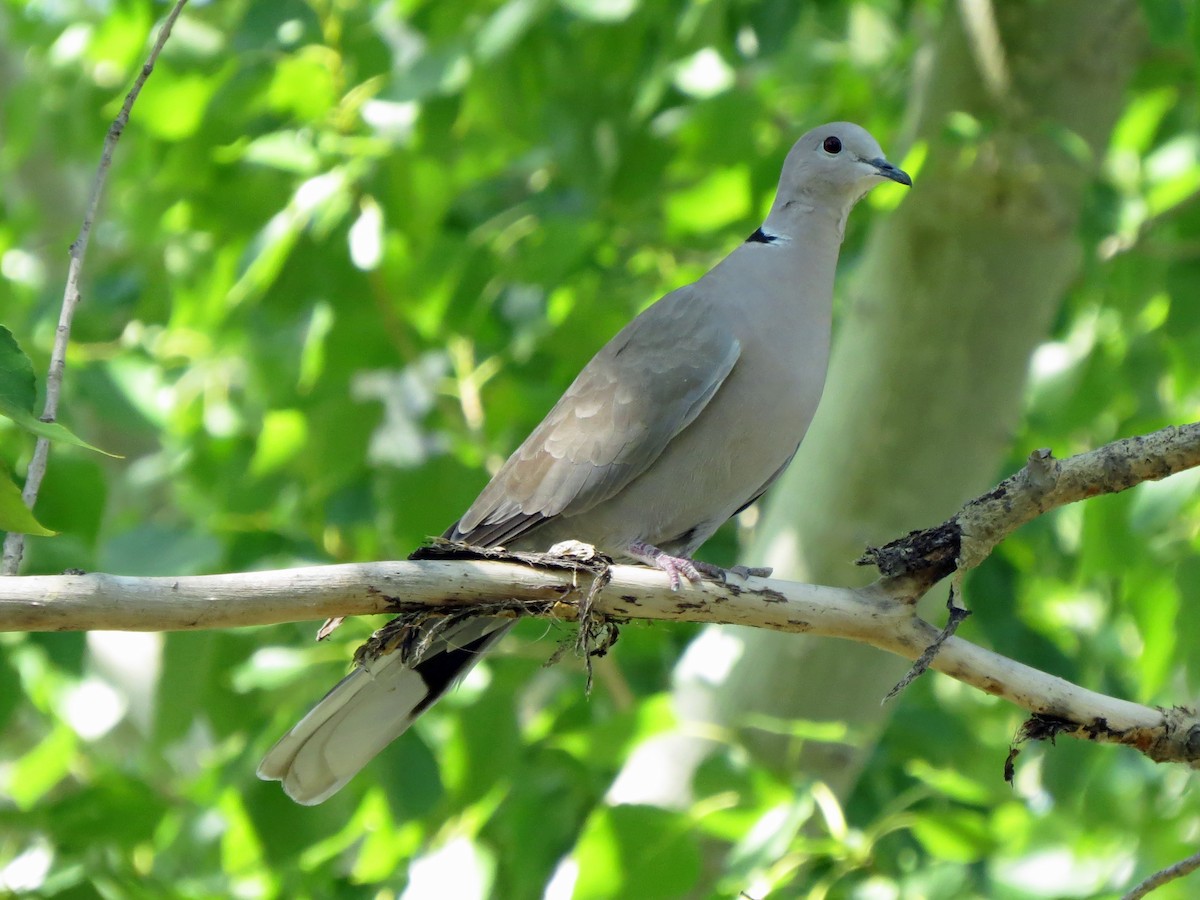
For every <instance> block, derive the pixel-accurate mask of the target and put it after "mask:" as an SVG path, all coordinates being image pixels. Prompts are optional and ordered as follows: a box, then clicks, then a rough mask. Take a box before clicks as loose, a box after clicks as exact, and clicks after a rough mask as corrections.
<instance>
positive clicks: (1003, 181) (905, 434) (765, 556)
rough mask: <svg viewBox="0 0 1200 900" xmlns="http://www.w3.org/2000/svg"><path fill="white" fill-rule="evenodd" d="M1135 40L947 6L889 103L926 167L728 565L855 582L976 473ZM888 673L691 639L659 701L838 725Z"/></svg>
mask: <svg viewBox="0 0 1200 900" xmlns="http://www.w3.org/2000/svg"><path fill="white" fill-rule="evenodd" d="M993 15H994V16H995V18H992V16H993ZM1140 36H1141V27H1140V18H1139V15H1138V7H1137V4H1136V3H1134V2H1130V0H1106V2H1096V0H1069V2H1058V3H1041V2H1021V3H1016V2H1006V3H998V4H987V3H975V2H972V0H962V2H961V3H959V4H952V5H951V6H950V8H949V9H948V11H947V16H946V20H945V22H944V23H943V25H942V27H941V28H940V31H939V33H938V34H937V35H936V37H935V38H934V40H933V43H932V47H931V48H930V53H931V57H930V58H927V62H926V66H925V70H924V71H923V72H921V73H919V74H918V76H917V78H916V83H917V87H916V89H915V92H914V95H913V101H912V105H911V107H910V110H909V121H910V122H911V123H912V126H911V127H912V132H913V136H914V138H915V140H916V141H919V142H923V143H925V144H926V145H927V147H928V155H927V157H926V162H925V164H924V165H923V166H922V167H921V168H920V170H919V171H917V172H916V173H914V175H915V177H914V180H915V182H916V183H915V186H914V188H913V190H912V193H911V195H909V196H908V197H906V198H905V200H904V203H903V205H902V206H901V207H900V208H899V209H897V210H896V211H895V212H894V213H893V214H891V215H889V216H886V217H884V218H882V219H880V220H879V222H878V224H877V225H876V226H875V228H874V231H873V233H872V234H871V235H870V238H869V241H868V245H867V248H866V250H865V254H864V257H863V258H862V261H861V268H860V270H859V271H858V272H857V274H856V277H855V278H854V279H853V282H852V288H851V291H850V295H849V299H850V303H849V304H848V308H847V310H846V314H845V315H844V316H843V318H842V319H841V322H840V326H839V328H838V334H837V342H836V346H835V349H834V354H833V358H832V362H831V366H830V372H829V380H828V383H827V388H826V392H825V397H824V399H823V401H822V405H821V409H820V411H819V412H818V414H817V418H816V421H815V422H814V424H813V427H812V429H811V430H810V432H809V435H808V437H807V438H806V439H805V441H804V444H803V445H802V447H801V449H800V452H799V454H798V455H797V457H796V460H795V462H794V463H793V464H792V466H791V469H790V470H789V471H788V473H787V475H786V476H785V478H784V479H782V482H781V484H780V485H778V486H777V487H776V488H775V489H774V491H773V492H772V494H771V496H770V500H769V504H768V506H767V509H766V511H765V515H764V520H763V522H762V524H761V526H760V528H759V531H758V539H757V540H756V541H755V543H754V545H753V546H752V547H751V548H750V551H749V552H748V553H747V554H746V556H747V560H748V561H749V562H751V563H752V564H755V565H759V564H768V565H772V566H774V567H775V569H776V573H777V574H778V575H779V577H782V578H794V579H799V580H808V581H815V582H819V583H824V584H834V585H852V584H861V583H863V582H865V581H867V580H869V579H870V578H871V577H873V573H872V572H870V571H866V570H861V569H858V568H856V567H855V566H854V565H853V560H854V559H856V558H857V557H858V555H859V554H860V553H861V551H862V549H863V548H864V546H865V545H867V544H869V543H880V542H883V541H886V540H887V539H890V538H892V537H896V536H899V535H901V534H904V533H905V532H907V531H909V530H910V529H913V528H917V527H921V526H927V525H931V524H935V523H937V522H939V521H941V520H943V519H945V518H947V517H948V516H950V515H951V514H952V513H953V512H954V511H955V510H956V509H957V508H958V506H959V505H960V503H962V502H963V501H965V500H966V499H968V498H969V497H970V496H971V495H973V494H974V493H977V492H978V491H979V490H981V489H983V488H985V487H986V486H987V485H988V484H989V483H990V481H991V480H992V479H993V478H994V476H996V474H997V468H998V466H999V464H1000V461H1001V460H1002V458H1003V456H1004V454H1005V452H1006V451H1007V449H1008V447H1009V442H1010V440H1011V435H1012V432H1013V430H1014V428H1015V426H1016V424H1017V422H1018V418H1019V415H1020V411H1021V402H1022V392H1023V388H1024V385H1025V379H1026V371H1027V368H1028V364H1029V359H1030V355H1031V353H1032V352H1033V350H1034V349H1035V348H1036V347H1037V346H1038V344H1039V343H1041V342H1042V341H1043V340H1045V339H1046V337H1047V334H1048V332H1049V329H1050V327H1051V324H1052V322H1053V321H1054V317H1055V314H1056V312H1057V310H1058V308H1059V305H1060V303H1061V301H1062V298H1063V296H1064V294H1065V292H1066V291H1067V290H1068V289H1069V287H1070V284H1071V282H1072V280H1073V279H1074V278H1075V277H1076V275H1077V273H1078V271H1079V268H1080V263H1081V259H1082V253H1083V252H1084V248H1082V247H1081V244H1080V240H1079V236H1078V234H1077V226H1078V223H1079V218H1080V210H1081V206H1082V203H1083V199H1084V194H1085V192H1086V189H1087V186H1088V184H1089V181H1090V179H1091V178H1092V176H1093V174H1094V173H1095V171H1096V169H1097V167H1098V164H1099V161H1100V160H1101V159H1102V157H1103V154H1104V151H1105V148H1106V145H1107V142H1108V138H1109V134H1110V132H1111V130H1112V128H1113V126H1114V124H1115V122H1116V120H1117V117H1118V114H1119V113H1120V111H1121V109H1122V101H1123V96H1124V91H1125V87H1126V84H1127V82H1128V80H1129V77H1130V75H1131V73H1132V70H1133V64H1134V62H1135V57H1136V55H1137V50H1138V47H1139V44H1140ZM889 149H891V151H892V152H893V153H894V152H895V149H896V148H894V147H890V148H889ZM892 158H893V159H896V158H900V157H898V156H893V157H892ZM1030 449H1033V448H1030ZM710 651H711V652H710ZM731 656H735V657H736V661H735V662H734V663H733V664H732V668H729V659H730V657H731ZM904 668H905V665H904V664H903V663H902V662H900V661H898V660H896V659H894V658H889V657H888V656H887V655H885V654H883V653H880V652H878V651H875V650H872V649H870V648H867V647H863V646H858V645H851V644H848V643H845V642H841V641H830V640H822V639H809V638H805V637H802V636H800V637H797V636H794V635H779V634H769V633H765V632H755V631H750V630H744V629H743V630H737V631H734V632H729V631H727V632H724V633H723V634H722V635H721V636H720V637H719V638H714V635H712V634H710V633H705V634H704V635H702V636H701V637H700V638H699V639H698V641H697V642H696V644H694V645H693V647H692V648H691V649H690V650H689V652H688V654H687V656H686V657H685V659H684V660H683V661H682V663H681V664H680V667H679V669H678V670H677V673H676V701H677V705H678V707H679V712H680V716H681V719H682V720H683V721H684V722H687V721H689V720H690V721H692V722H696V721H700V722H713V723H717V724H719V725H721V726H723V727H727V728H738V727H741V726H744V724H745V723H746V722H747V717H748V716H754V715H760V716H761V715H765V716H770V717H775V718H778V719H780V720H783V721H784V722H786V721H788V720H796V719H800V720H811V721H843V722H848V723H849V724H850V726H851V728H852V729H853V730H854V731H855V732H856V733H857V734H859V735H865V736H867V737H868V738H873V737H874V736H876V735H877V734H878V733H879V732H880V730H881V729H882V727H883V724H884V722H885V717H886V715H887V714H888V709H890V707H881V705H880V700H881V699H882V697H883V696H884V694H885V693H886V692H887V690H888V689H889V688H890V687H891V685H892V684H893V683H894V682H895V681H896V680H897V679H898V678H899V677H900V675H901V674H902V673H903V671H904ZM722 669H724V670H727V671H728V676H727V677H724V678H721V677H720V672H721V671H722ZM683 730H684V731H687V730H689V729H688V727H687V726H686V725H685V726H684V729H683ZM690 730H691V731H692V733H695V728H694V726H693V727H692V728H691V729H690ZM749 735H750V741H751V744H752V746H753V748H754V750H755V751H756V752H757V753H758V754H760V755H761V756H762V757H763V758H764V759H766V760H767V761H769V762H770V763H771V764H772V765H775V766H777V767H784V766H796V765H798V766H799V767H800V768H801V769H802V770H803V771H804V772H805V774H806V775H810V776H812V777H816V778H820V779H822V780H824V781H826V782H827V783H829V784H830V785H831V786H832V787H833V788H834V790H836V791H837V792H838V793H839V794H841V795H843V796H844V795H845V794H846V793H848V792H849V790H850V788H851V787H852V786H853V784H854V783H855V781H856V779H857V777H858V774H859V771H860V769H861V766H862V764H863V761H864V759H865V756H866V752H867V751H868V750H869V747H861V748H857V749H856V748H852V747H849V746H843V745H837V744H816V743H811V742H810V743H808V744H806V745H804V746H803V748H802V750H801V752H800V756H799V758H798V759H797V758H796V754H795V752H794V748H795V745H794V743H793V739H791V738H788V737H785V736H782V735H778V734H771V733H768V732H766V731H759V730H753V731H750V732H749ZM710 746H711V745H709V744H707V743H706V742H704V741H703V740H699V739H696V738H688V737H684V736H683V735H681V734H676V735H672V736H670V737H669V738H667V739H665V740H663V741H661V742H659V743H657V744H655V745H647V746H646V747H645V748H643V749H642V750H641V751H640V752H639V753H638V754H636V755H635V757H634V759H633V760H632V761H631V763H630V766H629V767H628V768H627V771H626V772H625V773H623V775H622V780H621V781H619V782H618V784H617V785H616V786H615V787H614V795H616V797H617V798H619V799H639V800H642V801H644V802H660V803H664V804H665V805H678V804H680V803H682V802H685V801H686V798H687V796H688V786H689V784H690V774H691V769H692V768H693V766H694V764H695V763H696V762H698V761H699V760H700V759H702V758H703V756H704V755H705V754H706V752H707V750H708V749H709V747H710ZM664 757H666V759H669V761H670V764H669V765H662V764H661V762H663V761H665V760H664V759H663V758H664ZM647 765H649V766H652V767H653V771H654V773H655V775H654V779H655V780H656V783H655V784H654V786H653V788H651V789H648V790H647V789H646V788H644V787H643V788H638V787H636V786H637V785H643V786H644V785H647V784H648V782H649V781H650V779H647V778H644V777H639V774H640V773H645V772H646V771H647V770H646V769H645V768H644V767H645V766H647ZM664 773H669V774H667V775H665V777H664Z"/></svg>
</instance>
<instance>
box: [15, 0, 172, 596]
mask: <svg viewBox="0 0 1200 900" xmlns="http://www.w3.org/2000/svg"><path fill="white" fill-rule="evenodd" d="M186 3H187V0H176V2H175V5H174V6H172V7H171V11H170V12H169V13H167V17H166V19H164V20H163V24H162V27H160V28H159V29H158V37H157V38H156V39H155V41H154V46H153V47H152V48H151V50H150V55H149V56H148V57H146V62H145V63H143V64H142V70H141V72H139V73H138V76H137V78H135V79H134V82H133V87H131V88H130V89H129V93H128V94H126V95H125V102H124V103H122V104H121V111H120V112H119V113H117V117H116V118H115V119H114V120H113V123H112V125H110V126H109V128H108V134H107V135H105V137H104V149H103V151H101V153H100V165H99V166H97V168H96V177H95V179H94V180H93V181H92V192H91V195H90V196H89V197H88V203H87V210H86V211H85V213H84V216H83V225H82V226H81V227H80V229H79V236H78V237H76V238H75V241H74V243H72V244H71V251H70V254H71V261H70V264H69V265H68V267H67V286H66V289H65V290H64V292H63V302H62V310H61V311H60V312H59V314H58V328H57V329H56V330H55V332H54V348H53V349H52V350H51V353H50V371H49V372H48V373H47V375H46V403H45V406H44V407H43V408H42V416H41V418H42V421H43V422H53V421H54V420H55V418H56V417H57V416H58V398H59V395H60V393H61V392H62V380H63V372H64V370H65V369H66V364H67V344H68V343H69V341H70V338H71V321H72V320H73V319H74V318H75V308H76V307H77V306H78V305H79V299H80V295H79V281H80V275H81V273H82V272H83V260H84V257H85V256H86V255H87V247H88V239H89V238H90V237H91V234H92V225H93V223H94V222H95V220H96V212H97V210H98V209H99V207H100V196H101V194H102V193H103V192H104V184H105V182H106V181H107V180H108V170H109V168H110V167H111V166H112V156H113V150H114V149H116V146H117V141H119V140H120V139H121V134H122V132H124V131H125V126H126V125H128V124H129V113H130V111H131V110H132V109H133V104H134V101H135V100H137V98H138V94H140V93H141V92H142V86H143V85H144V84H145V83H146V79H147V78H149V77H150V73H151V72H153V71H154V63H155V61H156V60H157V59H158V55H159V53H161V52H162V48H163V46H164V45H165V44H166V42H167V38H168V37H170V36H171V28H172V27H173V26H174V25H175V20H176V19H178V18H179V13H180V12H182V11H183V7H184V5H185V4H186ZM49 457H50V441H48V440H47V439H46V438H44V437H39V438H38V439H37V443H36V444H35V445H34V448H33V457H32V459H30V461H29V469H28V471H27V472H26V474H25V488H24V490H22V492H21V499H22V500H24V501H25V505H26V506H27V507H29V508H30V509H33V505H34V503H36V502H37V496H38V491H39V490H41V487H42V479H43V478H44V477H45V475H46V463H47V460H48V459H49ZM24 555H25V535H23V534H15V533H11V532H10V533H9V534H8V535H7V536H6V537H5V539H4V556H3V561H2V562H0V573H2V574H4V575H16V574H17V570H18V569H19V568H20V565H21V557H23V556H24Z"/></svg>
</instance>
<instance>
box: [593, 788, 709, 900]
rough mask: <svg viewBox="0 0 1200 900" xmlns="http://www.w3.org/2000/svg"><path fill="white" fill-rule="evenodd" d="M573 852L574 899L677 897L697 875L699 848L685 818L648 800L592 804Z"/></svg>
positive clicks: (649, 899)
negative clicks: (630, 803)
mask: <svg viewBox="0 0 1200 900" xmlns="http://www.w3.org/2000/svg"><path fill="white" fill-rule="evenodd" d="M575 858H576V861H577V862H578V863H579V873H580V875H579V881H578V883H577V884H576V886H575V894H574V897H575V900H590V898H602V897H639V898H642V900H654V898H658V897H664V898H665V897H683V896H686V895H687V894H688V893H689V892H690V891H691V889H692V888H693V886H694V885H695V884H696V879H697V878H699V876H700V848H699V846H698V844H697V842H696V835H695V832H694V831H693V829H692V827H691V824H690V823H689V821H688V818H687V817H686V816H682V815H678V814H676V813H672V812H668V811H667V810H663V809H658V808H656V807H650V806H614V807H610V808H600V809H598V810H596V812H595V813H594V814H593V815H592V818H591V819H590V820H589V821H588V823H587V825H586V826H585V828H584V831H583V835H582V836H581V837H580V839H579V844H578V846H576V848H575Z"/></svg>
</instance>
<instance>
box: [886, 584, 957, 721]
mask: <svg viewBox="0 0 1200 900" xmlns="http://www.w3.org/2000/svg"><path fill="white" fill-rule="evenodd" d="M959 574H960V575H961V574H962V573H961V572H960V573H959ZM961 581H962V579H961V578H955V579H954V581H953V583H952V584H951V585H950V596H949V597H948V598H947V599H946V609H947V610H949V612H950V615H949V617H948V618H947V619H946V625H945V627H944V628H942V630H941V632H940V633H939V634H938V636H937V638H936V639H935V640H934V641H933V643H931V644H930V645H929V646H928V647H926V648H925V652H924V653H922V654H921V655H920V656H918V657H917V660H916V662H914V663H913V664H912V667H911V668H910V669H909V670H908V672H907V673H906V674H905V676H904V677H903V678H901V679H900V680H899V681H897V682H896V684H895V686H894V687H893V688H892V689H891V690H890V691H888V692H887V694H886V696H884V698H883V702H884V703H887V702H888V701H889V700H891V699H892V698H893V697H895V696H896V695H897V694H899V693H900V692H901V691H903V690H904V689H905V688H907V687H908V686H909V685H910V684H912V683H913V682H914V681H916V680H917V679H918V678H920V677H921V676H922V675H924V674H925V672H926V671H928V669H929V667H930V666H931V665H932V664H933V659H934V657H935V656H937V654H938V651H939V650H940V649H942V644H944V643H946V641H947V640H948V639H949V638H951V637H953V636H954V633H955V632H956V631H958V626H959V625H961V624H962V623H963V622H965V621H966V619H967V616H969V615H971V611H970V610H969V609H967V608H966V607H964V606H960V605H959V604H958V602H957V601H958V598H959V596H960V595H961V593H962V588H961V586H960V582H961Z"/></svg>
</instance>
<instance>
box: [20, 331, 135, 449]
mask: <svg viewBox="0 0 1200 900" xmlns="http://www.w3.org/2000/svg"><path fill="white" fill-rule="evenodd" d="M36 394H37V389H36V382H35V380H34V377H33V363H32V362H30V361H29V357H28V356H26V355H25V354H24V352H22V350H21V348H20V346H18V345H17V340H16V338H14V337H13V334H12V332H11V331H9V330H8V329H7V328H5V327H4V326H3V325H0V415H4V416H7V417H8V418H10V419H12V420H13V421H14V422H16V423H17V425H19V426H20V427H22V428H24V429H25V430H26V431H29V432H32V433H33V434H36V435H37V436H38V437H44V438H46V439H47V440H51V441H59V442H61V443H64V444H74V445H75V446H76V447H84V448H85V449H88V450H95V451H96V452H97V453H103V454H104V455H105V456H115V454H113V453H108V452H106V451H104V450H101V449H100V448H99V447H93V446H92V445H91V444H89V443H87V441H84V440H83V439H82V438H78V437H76V436H75V435H74V434H72V433H71V432H70V431H68V430H67V429H66V428H64V427H63V426H62V425H60V424H59V423H57V422H43V421H42V420H41V419H39V418H38V417H37V416H35V415H34V414H33V402H34V399H35V397H36Z"/></svg>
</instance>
